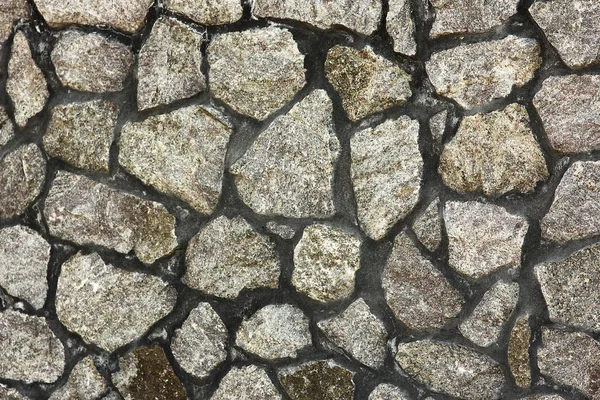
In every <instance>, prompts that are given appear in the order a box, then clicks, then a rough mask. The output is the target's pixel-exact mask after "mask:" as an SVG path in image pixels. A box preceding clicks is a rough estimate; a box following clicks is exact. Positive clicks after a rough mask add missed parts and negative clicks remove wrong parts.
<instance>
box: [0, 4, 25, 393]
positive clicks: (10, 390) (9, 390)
mask: <svg viewBox="0 0 600 400" xmlns="http://www.w3.org/2000/svg"><path fill="white" fill-rule="evenodd" d="M0 16H1V14H0ZM0 23H1V22H0ZM0 399H3V400H27V397H25V396H23V395H22V394H20V393H19V392H17V391H16V390H15V389H8V388H5V387H3V386H0Z"/></svg>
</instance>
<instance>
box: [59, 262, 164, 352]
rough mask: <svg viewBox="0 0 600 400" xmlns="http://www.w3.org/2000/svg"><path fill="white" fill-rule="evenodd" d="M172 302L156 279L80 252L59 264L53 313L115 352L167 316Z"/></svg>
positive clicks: (80, 332) (84, 336) (95, 342)
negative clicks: (60, 267)
mask: <svg viewBox="0 0 600 400" xmlns="http://www.w3.org/2000/svg"><path fill="white" fill-rule="evenodd" d="M175 297H176V294H175V290H174V289H172V288H171V287H169V286H167V284H166V283H164V282H163V281H162V280H160V279H159V278H157V277H155V276H151V275H146V274H142V273H138V272H128V271H124V270H121V269H118V268H115V267H113V266H112V265H110V264H105V263H104V261H103V260H102V259H101V258H100V256H99V255H98V254H96V253H92V254H89V255H83V254H81V253H78V254H76V255H75V256H73V257H71V258H70V259H69V260H68V261H66V262H65V263H64V264H63V265H62V269H61V274H60V277H59V278H58V287H57V290H56V314H57V316H58V318H59V319H60V321H61V322H62V323H63V324H64V325H65V326H66V327H67V328H68V329H69V330H71V331H73V332H76V333H78V334H79V335H81V337H82V338H83V339H84V340H85V341H86V342H91V343H94V344H96V345H98V346H100V347H102V348H104V349H106V350H108V351H114V350H116V349H117V348H118V347H121V346H123V345H125V344H127V343H129V342H131V341H132V340H134V339H136V338H138V337H139V336H142V335H143V334H144V333H145V332H146V331H147V330H148V328H150V326H151V325H152V324H154V323H155V322H156V321H158V320H159V319H160V318H162V317H164V316H165V315H167V314H168V313H169V312H170V311H171V310H172V309H173V307H174V305H175Z"/></svg>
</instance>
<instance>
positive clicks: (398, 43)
mask: <svg viewBox="0 0 600 400" xmlns="http://www.w3.org/2000/svg"><path fill="white" fill-rule="evenodd" d="M411 12H412V10H411V7H410V1H408V0H390V2H389V10H388V13H387V16H386V20H385V21H386V22H385V25H386V28H387V31H388V34H389V35H390V36H391V37H392V41H393V42H394V51H395V52H397V53H402V54H406V55H408V56H414V55H415V54H416V53H417V43H416V42H415V23H414V22H413V20H412V16H411Z"/></svg>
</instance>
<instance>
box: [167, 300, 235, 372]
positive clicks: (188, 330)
mask: <svg viewBox="0 0 600 400" xmlns="http://www.w3.org/2000/svg"><path fill="white" fill-rule="evenodd" d="M227 337H228V334H227V328H226V327H225V324H223V321H222V320H221V318H220V317H219V315H218V314H217V313H216V312H215V310H214V309H213V308H212V307H211V306H210V304H208V303H200V304H198V306H197V307H196V308H194V309H193V310H192V311H191V312H190V315H189V316H188V318H187V319H186V320H185V321H184V323H183V325H182V326H181V328H180V329H177V330H176V331H175V334H174V335H173V340H172V341H171V350H172V352H173V356H174V357H175V359H176V360H177V362H178V363H179V365H180V366H181V368H183V369H184V370H185V371H186V372H188V373H189V374H191V375H194V376H195V377H196V378H200V379H203V378H206V377H207V376H208V375H209V374H210V373H211V372H212V370H213V369H214V368H215V367H217V365H219V364H220V363H222V362H223V361H225V359H227V349H226V346H227Z"/></svg>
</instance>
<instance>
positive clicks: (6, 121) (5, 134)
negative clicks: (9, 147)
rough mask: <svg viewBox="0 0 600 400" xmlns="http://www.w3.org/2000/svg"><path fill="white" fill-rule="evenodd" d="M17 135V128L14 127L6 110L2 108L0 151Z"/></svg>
mask: <svg viewBox="0 0 600 400" xmlns="http://www.w3.org/2000/svg"><path fill="white" fill-rule="evenodd" d="M14 135H15V127H14V126H13V124H12V122H11V120H10V118H9V117H8V114H7V113H6V110H4V108H2V107H0V149H2V146H4V145H5V144H6V143H8V141H9V140H10V139H12V137H13V136H14Z"/></svg>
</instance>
